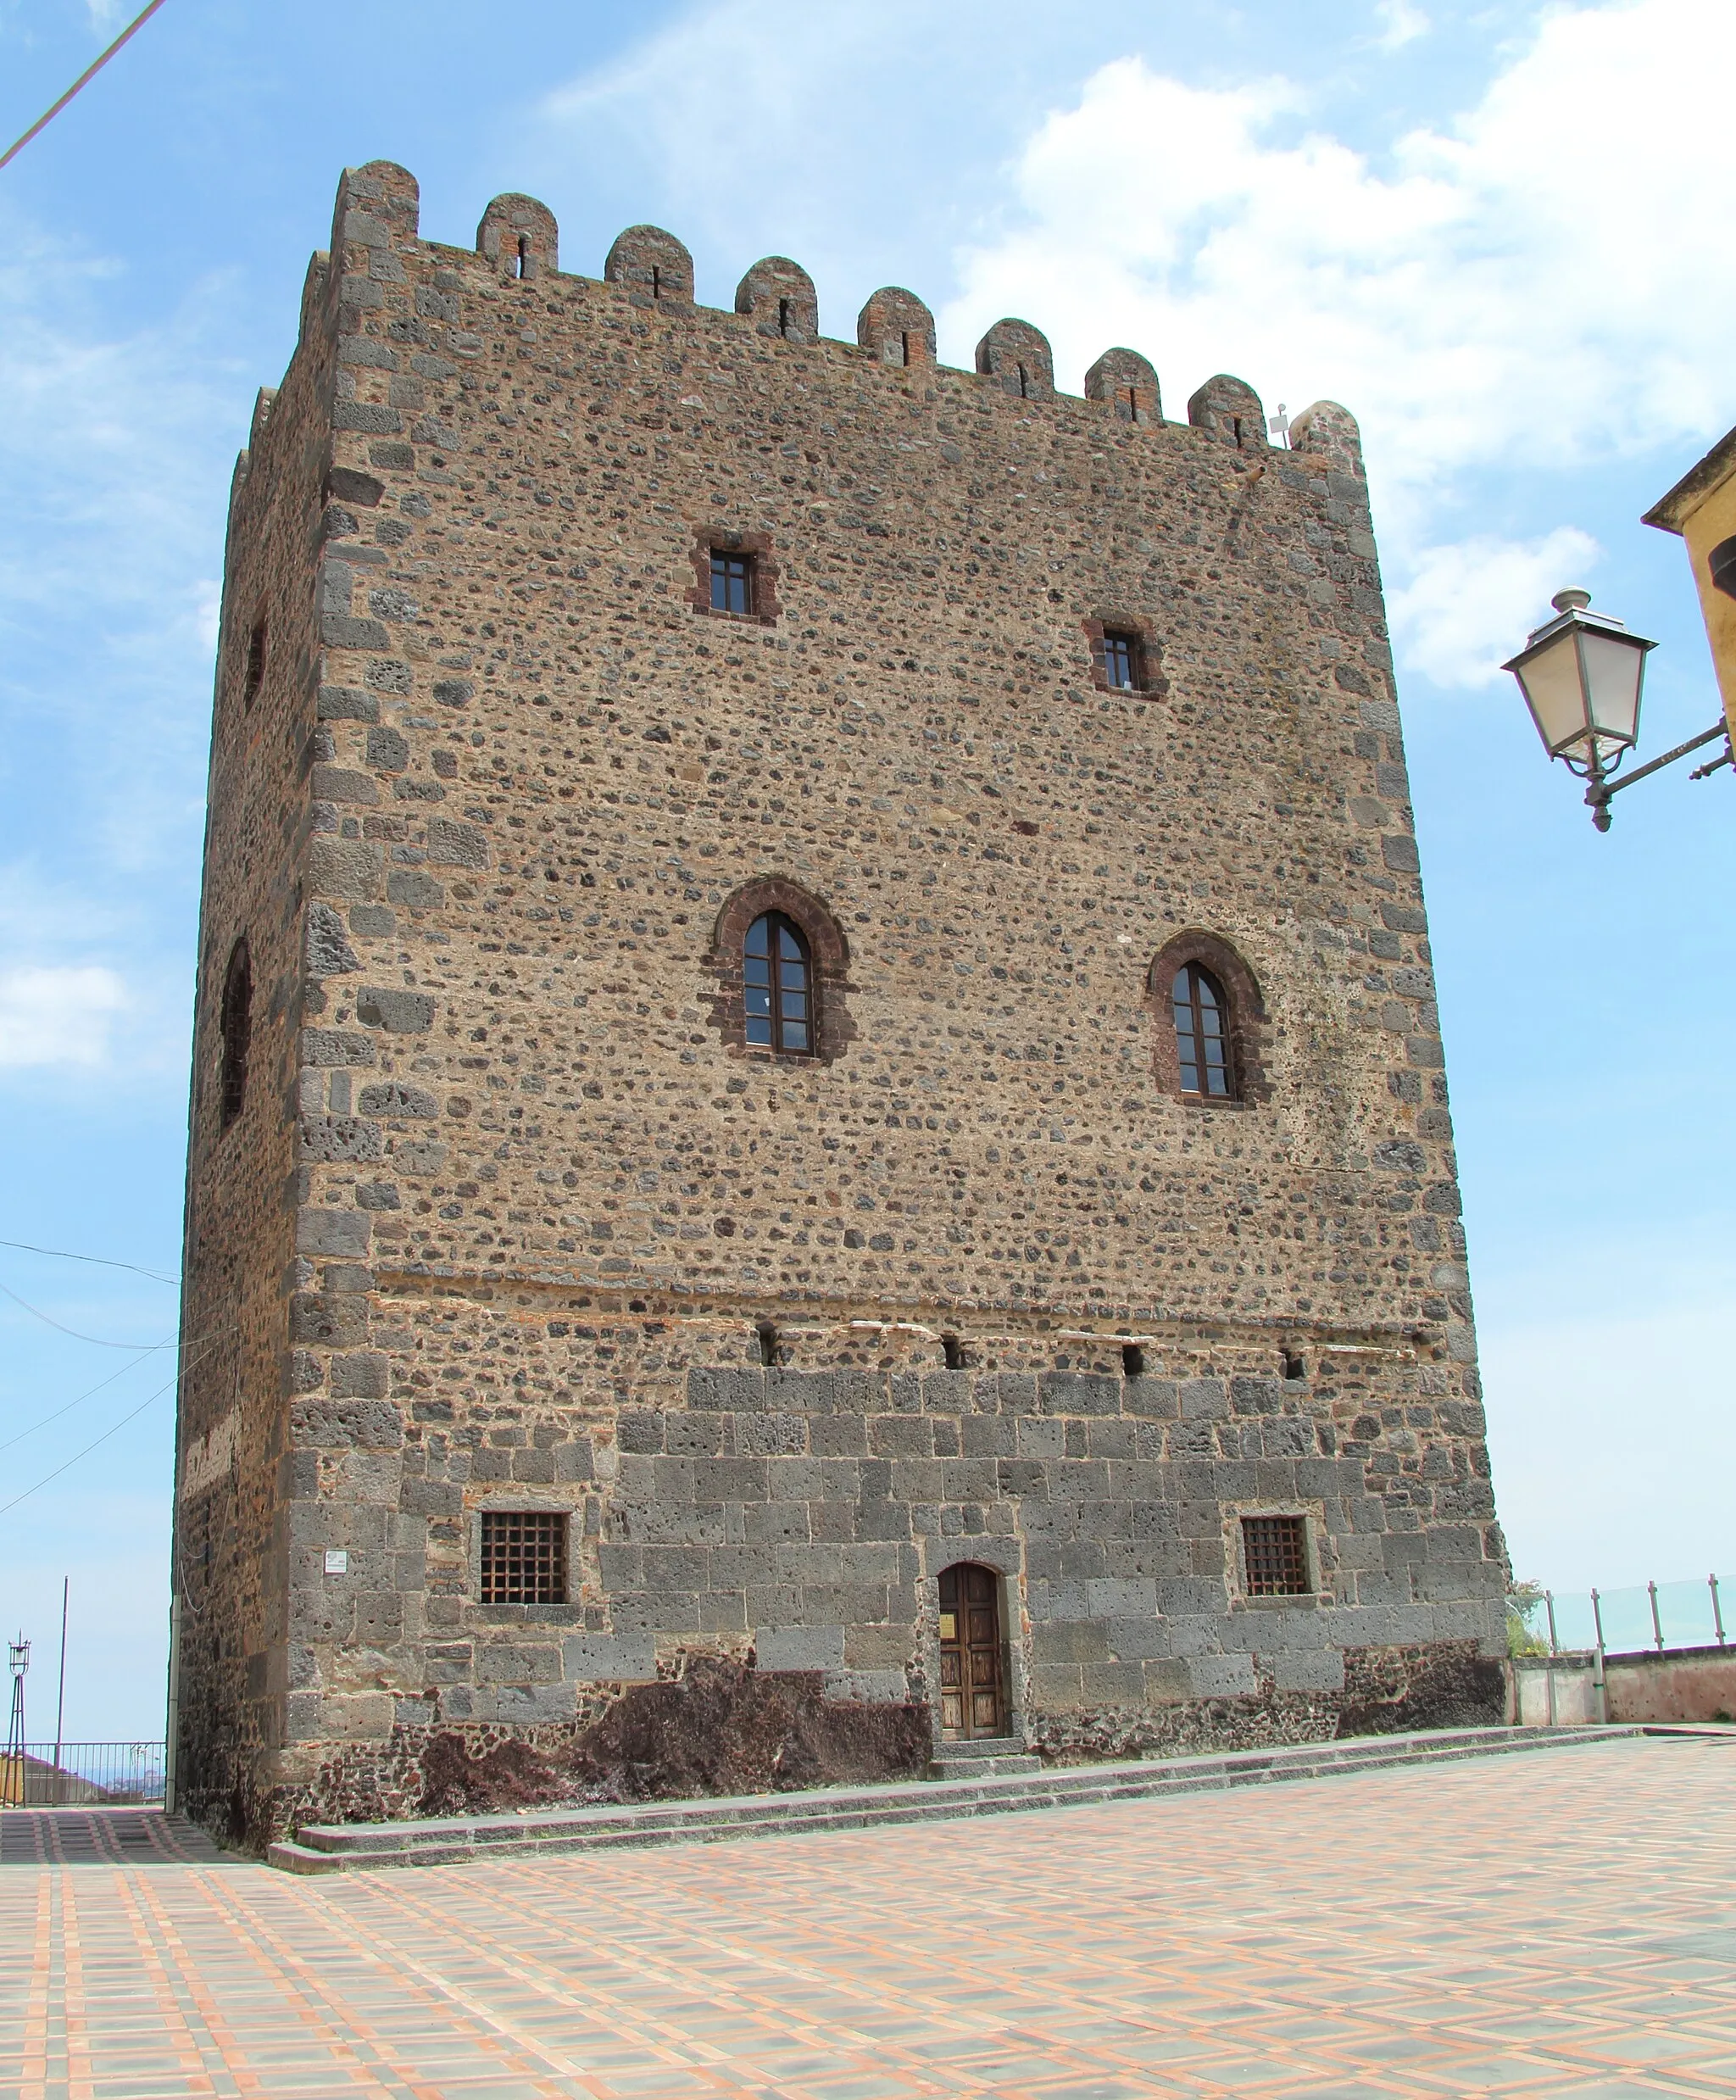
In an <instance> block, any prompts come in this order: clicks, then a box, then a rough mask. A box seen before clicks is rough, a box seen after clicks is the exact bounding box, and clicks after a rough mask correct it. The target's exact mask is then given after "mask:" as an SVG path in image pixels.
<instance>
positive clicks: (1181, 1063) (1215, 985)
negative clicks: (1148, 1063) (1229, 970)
mask: <svg viewBox="0 0 1736 2100" xmlns="http://www.w3.org/2000/svg"><path fill="white" fill-rule="evenodd" d="M1184 982H1185V983H1186V984H1187V987H1188V998H1187V1002H1186V1004H1187V1011H1188V1017H1189V1020H1190V1023H1191V1025H1190V1027H1189V1028H1188V1034H1189V1035H1190V1037H1191V1038H1192V1039H1193V1045H1194V1047H1193V1050H1192V1053H1191V1055H1189V1054H1188V1050H1187V1048H1186V1046H1185V1045H1184V1044H1183V1043H1182V1024H1181V1010H1182V1000H1180V999H1179V998H1178V997H1177V992H1178V990H1179V989H1180V987H1181V986H1182V983H1184ZM1206 987H1210V990H1209V992H1208V993H1207V995H1206V997H1205V998H1204V999H1202V998H1201V996H1200V994H1201V992H1202V990H1204V989H1205V988H1206ZM1208 1011H1210V1012H1215V1013H1216V1016H1217V1017H1218V1030H1217V1040H1218V1042H1219V1043H1220V1044H1221V1045H1222V1049H1223V1056H1222V1072H1223V1090H1222V1092H1221V1093H1214V1092H1213V1091H1212V1089H1211V1088H1210V1085H1202V1084H1198V1083H1196V1084H1195V1085H1193V1086H1189V1085H1188V1067H1189V1066H1190V1065H1191V1066H1192V1067H1193V1070H1194V1076H1195V1079H1196V1081H1199V1080H1207V1079H1209V1078H1210V1076H1211V1071H1212V1065H1211V1060H1210V1056H1208V1055H1207V1050H1208V1046H1209V1044H1210V1040H1211V1031H1210V1028H1207V1027H1206V1025H1205V1017H1206V1014H1207V1012H1208ZM1170 1020H1171V1026H1172V1027H1173V1028H1174V1029H1175V1032H1176V1066H1177V1078H1178V1080H1179V1083H1180V1087H1181V1094H1182V1100H1199V1101H1225V1102H1227V1101H1233V1100H1238V1098H1239V1095H1238V1088H1237V1083H1236V1044H1235V1038H1234V1036H1233V1035H1232V1033H1231V1028H1230V996H1229V994H1228V993H1227V991H1226V990H1225V989H1224V988H1223V986H1222V984H1221V983H1219V981H1218V979H1217V978H1216V976H1215V975H1214V974H1213V972H1211V971H1210V970H1208V969H1207V968H1206V966H1205V964H1204V963H1203V962H1199V961H1188V962H1184V963H1183V964H1182V966H1181V967H1180V969H1178V970H1177V972H1176V973H1175V976H1174V977H1173V978H1171V982H1170Z"/></svg>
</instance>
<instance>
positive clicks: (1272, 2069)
mask: <svg viewBox="0 0 1736 2100" xmlns="http://www.w3.org/2000/svg"><path fill="white" fill-rule="evenodd" d="M1733 1760H1736V1746H1732V1745H1730V1744H1728V1743H1726V1742H1723V1741H1716V1740H1704V1739H1702V1740H1669V1741H1659V1740H1650V1741H1630V1742H1619V1743H1611V1744H1607V1745H1604V1746H1588V1747H1577V1748H1574V1749H1572V1750H1571V1751H1567V1750H1563V1751H1561V1752H1539V1753H1537V1754H1535V1755H1533V1756H1531V1757H1523V1758H1513V1757H1499V1758H1492V1759H1489V1760H1488V1761H1486V1762H1482V1761H1477V1762H1467V1763H1463V1764H1454V1765H1449V1766H1445V1767H1437V1768H1434V1769H1428V1770H1423V1771H1413V1772H1385V1773H1378V1774H1363V1775H1360V1776H1357V1777H1354V1778H1347V1779H1336V1780H1321V1781H1318V1782H1315V1783H1312V1784H1308V1785H1296V1786H1290V1787H1283V1788H1280V1789H1274V1790H1271V1791H1266V1790H1264V1789H1262V1790H1260V1791H1257V1792H1249V1793H1247V1794H1238V1795H1228V1796H1224V1795H1218V1796H1192V1797H1189V1798H1188V1799H1186V1800H1180V1801H1168V1802H1128V1803H1124V1804H1120V1805H1117V1806H1114V1807H1110V1808H1088V1809H1074V1810H1060V1811H1054V1812H1051V1813H1043V1814H1033V1815H1029V1816H1019V1817H1015V1818H1008V1819H986V1820H984V1821H982V1822H980V1823H976V1824H962V1823H954V1824H938V1825H924V1826H921V1827H918V1828H903V1829H897V1830H879V1831H865V1832H860V1833H853V1834H849V1835H824V1836H803V1837H776V1838H765V1839H759V1840H753V1841H744V1842H741V1843H737V1844H729V1845H719V1846H715V1847H693V1848H684V1849H680V1850H666V1851H657V1852H620V1853H609V1854H602V1855H598V1854H591V1855H587V1856H585V1857H582V1858H566V1859H560V1860H550V1861H548V1862H546V1863H537V1862H531V1861H523V1862H513V1863H501V1864H499V1865H492V1866H482V1867H464V1868H448V1869H425V1870H423V1871H420V1872H410V1873H404V1874H369V1875H362V1876H357V1877H354V1878H349V1879H344V1878H340V1879H337V1880H326V1881H319V1882H307V1881H300V1880H293V1879H292V1878H290V1877H288V1876H286V1875H279V1874H273V1873H271V1872H270V1871H269V1870H267V1869H263V1868H259V1867H256V1866H253V1865H251V1864H240V1863H234V1862H225V1861H222V1860H220V1859H218V1858H214V1857H213V1856H211V1855H209V1853H206V1854H205V1856H204V1857H203V1858H201V1857H200V1856H199V1855H200V1852H201V1850H202V1848H201V1847H200V1846H199V1842H198V1838H197V1835H196V1834H192V1833H185V1832H184V1833H183V1834H182V1835H180V1836H177V1835H176V1834H175V1829H174V1826H173V1825H163V1826H162V1828H161V1830H160V1834H159V1836H158V1838H157V1839H155V1840H154V1841H153V1839H151V1838H150V1837H148V1836H147V1837H145V1838H144V1839H143V1840H142V1842H141V1841H139V1838H138V1833H137V1832H136V1831H135V1832H134V1834H133V1835H134V1841H133V1842H132V1843H131V1844H129V1843H127V1842H126V1841H125V1836H124V1835H121V1837H120V1847H121V1851H122V1853H123V1855H124V1857H123V1863H120V1864H115V1863H113V1862H114V1858H115V1857H116V1853H115V1849H114V1845H113V1844H112V1843H109V1842H108V1841H105V1839H104V1838H103V1836H102V1835H100V1834H93V1827H92V1826H95V1825H97V1824H99V1823H100V1820H101V1819H99V1818H94V1817H88V1816H86V1817H62V1818H54V1819H51V1818H47V1817H43V1818H24V1817H8V1818H7V1819H5V1820H6V1825H7V1828H6V1831H5V1836H6V1841H7V1844H6V1858H7V1860H8V1863H10V1866H9V1870H8V1871H6V1872H4V1873H0V2094H3V2095H4V2096H5V2100H13V2097H14V2096H18V2097H19V2100H58V2097H59V2096H62V2095H64V2096H68V2097H69V2100H158V2096H177V2095H181V2094H189V2095H193V2094H211V2095H235V2096H248V2097H253V2096H259V2100H294V2097H295V2096H300V2095H315V2094H317V2095H325V2094H354V2095H376V2094H379V2095H387V2094H389V2095H392V2096H402V2097H403V2100H438V2097H439V2096H443V2095H447V2094H452V2095H455V2096H463V2097H464V2100H485V2097H487V2100H509V2096H510V2100H520V2096H554V2095H583V2096H587V2100H700V2097H701V2096H708V2097H709V2096H737V2095H739V2096H744V2097H745V2096H754V2100H901V2097H902V2096H907V2095H909V2096H918V2095H921V2096H944V2097H945V2100H954V2097H956V2096H964V2095H973V2094H994V2095H997V2096H1000V2097H1001V2100H1017V2097H1019V2096H1027V2095H1028V2096H1031V2100H1120V2096H1123V2095H1133V2094H1147V2093H1166V2094H1168V2093H1173V2094H1187V2095H1199V2096H1205V2095H1211V2096H1227V2095H1237V2096H1244V2097H1245V2096H1260V2097H1262V2100H1264V2097H1265V2096H1283V2100H1303V2097H1304V2096H1309V2097H1310V2100H1324V2097H1325V2096H1328V2095H1331V2096H1344V2100H1350V2097H1352V2096H1355V2097H1356V2100H1360V2097H1361V2096H1371V2097H1372V2096H1376V2095H1391V2094H1407V2095H1427V2096H1440V2097H1442V2100H1463V2097H1464V2096H1468V2095H1483V2094H1488V2095H1505V2094H1514V2095H1523V2096H1525V2097H1526V2100H1567V2096H1572V2097H1573V2100H1594V2097H1595V2100H1627V2097H1628V2096H1636V2097H1637V2096H1639V2095H1649V2094H1677V2095H1683V2094H1690V2095H1711V2094H1718V2095H1726V2094H1728V2093H1730V2092H1733V2091H1736V1887H1733V1880H1732V1843H1733V1839H1736V1797H1733V1794H1732V1790H1731V1786H1730V1780H1731V1777H1732V1776H1733V1774H1736V1762H1733ZM115 1820H116V1824H117V1828H119V1826H120V1824H122V1822H123V1821H124V1820H125V1819H115ZM132 1820H134V1821H136V1822H137V1823H139V1824H144V1823H145V1822H147V1820H148V1819H146V1818H143V1817H138V1818H136V1819H132ZM50 1822H58V1823H60V1824H66V1825H68V1826H77V1825H79V1824H83V1825H85V1826H86V1828H85V1829H84V1830H82V1832H81V1831H80V1830H78V1829H77V1828H76V1827H71V1828H70V1829H69V1830H67V1831H66V1832H65V1833H64V1834H63V1835H60V1836H58V1838H57V1837H56V1836H54V1835H53V1834H50V1835H48V1836H47V1837H46V1838H45V1839H44V1840H43V1841H42V1848H41V1853H40V1859H39V1854H38V1850H37V1847H36V1843H35V1842H34V1841H32V1843H31V1845H30V1846H28V1847H26V1846H25V1843H24V1842H23V1841H22V1837H21V1836H20V1835H19V1826H21V1825H25V1824H37V1825H38V1826H39V1827H40V1825H42V1824H48V1823H50ZM56 1843H58V1845H59V1847H60V1856H61V1857H63V1858H64V1860H65V1862H66V1863H65V1864H64V1865H57V1864H54V1863H52V1859H53V1847H54V1846H55V1844H56ZM146 1847H149V1849H148V1850H146V1849H145V1848H146ZM182 1853H185V1854H186V1855H188V1856H187V1857H181V1856H180V1855H181V1854H182Z"/></svg>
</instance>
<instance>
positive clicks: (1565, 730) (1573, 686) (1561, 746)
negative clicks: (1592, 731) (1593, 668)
mask: <svg viewBox="0 0 1736 2100" xmlns="http://www.w3.org/2000/svg"><path fill="white" fill-rule="evenodd" d="M1519 682H1520V684H1521V685H1522V686H1523V687H1524V688H1525V697H1526V699H1527V700H1528V701H1529V702H1530V703H1531V711H1532V713H1533V716H1535V717H1536V719H1537V733H1538V736H1540V737H1541V738H1543V740H1544V745H1545V746H1546V748H1547V749H1549V750H1550V752H1552V753H1553V752H1556V751H1563V750H1566V748H1567V746H1568V745H1569V744H1572V742H1573V741H1574V740H1575V738H1583V737H1584V735H1585V733H1586V727H1587V725H1586V720H1585V695H1584V694H1583V691H1582V690H1581V688H1580V683H1579V652H1578V649H1577V648H1576V647H1575V646H1574V635H1573V631H1572V628H1571V627H1570V628H1569V629H1567V631H1566V632H1565V633H1563V634H1560V635H1557V636H1556V638H1555V640H1554V641H1553V642H1550V643H1546V644H1545V646H1544V648H1542V649H1539V650H1538V652H1537V654H1536V655H1535V656H1533V658H1532V659H1531V660H1530V662H1529V663H1527V664H1525V665H1522V666H1521V668H1520V671H1519Z"/></svg>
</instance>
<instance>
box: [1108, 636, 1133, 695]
mask: <svg viewBox="0 0 1736 2100" xmlns="http://www.w3.org/2000/svg"><path fill="white" fill-rule="evenodd" d="M1103 677H1104V684H1105V685H1108V686H1110V688H1113V689H1114V690H1115V691H1116V692H1117V693H1137V692H1138V689H1139V643H1138V639H1137V638H1136V637H1135V636H1133V635H1131V634H1105V635H1104V638H1103Z"/></svg>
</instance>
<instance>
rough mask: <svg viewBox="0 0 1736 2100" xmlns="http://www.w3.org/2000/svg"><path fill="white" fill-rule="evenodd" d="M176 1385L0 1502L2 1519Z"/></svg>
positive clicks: (154, 1395) (144, 1402) (150, 1398)
mask: <svg viewBox="0 0 1736 2100" xmlns="http://www.w3.org/2000/svg"><path fill="white" fill-rule="evenodd" d="M173 1384H175V1380H174V1379H170V1380H169V1381H168V1382H167V1384H163V1385H159V1387H158V1388H157V1390H156V1391H155V1392H154V1393H150V1394H147V1395H146V1397H145V1398H144V1399H143V1400H142V1401H140V1402H139V1404H138V1406H136V1407H135V1408H134V1409H133V1411H132V1412H131V1414H125V1415H122V1417H121V1418H120V1421H119V1422H116V1423H113V1424H111V1425H110V1427H109V1428H108V1429H104V1430H103V1434H101V1435H100V1436H98V1437H95V1438H93V1439H92V1441H91V1442H90V1443H88V1444H86V1445H85V1447H84V1449H83V1450H82V1451H75V1452H74V1453H73V1454H72V1456H71V1457H70V1458H69V1459H68V1460H67V1461H66V1462H65V1464H64V1465H59V1466H56V1467H55V1468H54V1470H53V1473H44V1474H43V1475H42V1479H40V1480H38V1481H36V1483H35V1484H33V1485H31V1486H30V1487H27V1488H26V1489H25V1490H24V1492H23V1493H22V1494H21V1495H14V1496H13V1498H12V1500H11V1501H9V1502H0V1517H3V1516H4V1515H5V1514H6V1512H8V1510H12V1509H16V1508H17V1507H18V1506H19V1503H20V1502H27V1501H29V1500H30V1498H31V1496H33V1495H34V1494H35V1493H36V1490H37V1489H38V1488H45V1487H47V1484H48V1483H49V1482H50V1481H51V1480H58V1479H59V1478H60V1476H61V1474H62V1473H64V1472H66V1471H67V1470H68V1468H70V1467H73V1466H75V1465H76V1464H77V1463H78V1462H79V1460H80V1459H81V1458H88V1457H90V1455H91V1453H92V1451H95V1450H96V1448H97V1445H99V1444H106V1443H107V1442H108V1441H109V1438H110V1437H111V1436H113V1435H114V1434H115V1432H116V1430H119V1429H125V1427H126V1425H127V1423H129V1422H131V1421H134V1420H136V1418H137V1417H138V1416H140V1415H142V1413H143V1412H145V1410H146V1408H147V1407H148V1406H150V1404H151V1402H152V1401H153V1400H161V1399H162V1397H163V1395H164V1393H166V1392H167V1391H168V1390H169V1388H170V1386H171V1385H173Z"/></svg>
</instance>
